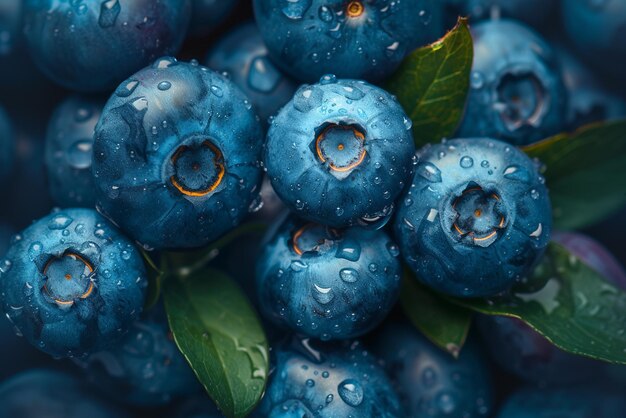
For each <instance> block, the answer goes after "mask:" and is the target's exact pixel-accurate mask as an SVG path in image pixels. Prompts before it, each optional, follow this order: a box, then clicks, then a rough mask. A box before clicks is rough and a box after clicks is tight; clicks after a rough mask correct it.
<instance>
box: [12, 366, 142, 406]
mask: <svg viewBox="0 0 626 418" xmlns="http://www.w3.org/2000/svg"><path fill="white" fill-rule="evenodd" d="M0 411H2V412H1V414H2V417H16V418H17V417H19V418H42V417H45V418H85V417H89V418H127V417H129V416H130V415H128V414H127V413H126V412H125V411H123V410H121V409H119V408H118V407H116V406H115V405H113V404H111V403H110V402H107V401H105V400H103V399H100V398H99V397H97V396H95V395H94V394H93V393H92V392H91V391H90V390H89V389H88V387H86V386H85V384H84V383H83V382H82V381H81V380H79V379H76V378H75V377H73V376H72V375H69V374H66V373H62V372H58V371H52V370H45V369H33V370H29V371H27V372H23V373H21V374H18V375H16V376H14V377H12V378H11V379H9V380H6V381H4V382H3V383H2V385H0Z"/></svg>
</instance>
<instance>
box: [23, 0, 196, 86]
mask: <svg viewBox="0 0 626 418" xmlns="http://www.w3.org/2000/svg"><path fill="white" fill-rule="evenodd" d="M24 8H25V10H24V13H25V25H24V33H25V35H26V40H27V42H28V48H29V50H30V53H31V55H32V56H33V59H34V60H35V62H36V63H37V65H38V66H39V68H41V70H42V71H43V72H44V73H46V75H48V76H49V77H50V78H51V79H53V80H54V81H55V82H57V83H59V84H61V85H62V86H64V87H67V88H69V89H72V90H77V91H85V92H89V91H107V90H110V89H112V88H113V87H115V85H117V84H118V83H120V82H121V81H122V80H124V78H126V77H127V76H128V75H129V74H131V73H133V72H134V71H137V70H139V69H140V68H142V67H143V66H145V65H147V64H149V63H151V62H152V61H154V60H155V59H156V58H158V57H160V56H162V55H169V54H175V53H176V52H178V49H179V48H180V46H181V44H182V42H183V39H184V38H185V35H186V30H187V27H188V25H189V20H190V18H191V0H162V1H158V2H154V1H152V0H135V1H132V2H127V1H122V0H109V1H97V0H87V1H59V0H24Z"/></svg>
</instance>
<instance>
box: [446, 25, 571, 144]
mask: <svg viewBox="0 0 626 418" xmlns="http://www.w3.org/2000/svg"><path fill="white" fill-rule="evenodd" d="M472 36H473V37H474V64H473V66H472V73H471V75H470V92H469V97H468V99H467V104H466V108H465V116H464V118H463V121H462V123H461V126H460V127H459V130H458V132H457V136H458V137H475V136H488V137H491V138H495V139H499V140H502V141H506V142H509V143H511V144H514V145H527V144H530V143H533V142H536V141H539V140H540V139H543V138H546V137H548V136H550V135H552V134H556V133H558V132H560V131H561V130H562V129H563V126H564V122H565V116H566V115H565V112H566V103H567V102H566V93H565V86H564V85H563V81H562V80H561V77H560V73H559V67H558V61H557V60H556V56H555V54H554V51H553V50H552V47H551V46H550V45H549V44H548V43H547V42H546V41H545V40H544V39H542V37H541V36H540V35H539V34H538V33H536V32H534V31H533V30H532V29H531V28H529V27H527V26H525V25H524V24H522V23H518V22H516V21H514V20H489V21H484V22H481V23H478V24H475V25H473V26H472Z"/></svg>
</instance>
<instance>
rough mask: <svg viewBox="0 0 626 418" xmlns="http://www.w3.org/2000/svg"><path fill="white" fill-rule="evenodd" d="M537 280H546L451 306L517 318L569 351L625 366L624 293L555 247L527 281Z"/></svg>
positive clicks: (551, 245) (625, 323) (625, 312)
mask: <svg viewBox="0 0 626 418" xmlns="http://www.w3.org/2000/svg"><path fill="white" fill-rule="evenodd" d="M538 282H539V283H541V282H545V285H544V286H543V287H541V288H540V289H539V290H537V289H536V288H535V289H534V290H529V291H528V292H521V291H520V290H519V289H518V290H517V291H516V292H514V293H512V294H511V295H509V296H507V297H499V298H492V299H467V300H462V299H455V302H456V303H458V304H460V305H461V306H464V307H467V308H470V309H473V310H476V311H478V312H481V313H484V314H489V315H504V316H510V317H515V318H519V319H521V320H522V321H524V322H526V323H527V324H528V325H530V326H531V327H532V328H534V329H535V330H536V331H537V332H539V333H540V334H541V335H543V336H544V337H545V338H546V339H548V340H549V341H550V342H552V343H553V344H554V345H556V346H557V347H559V348H561V349H563V350H565V351H568V352H570V353H573V354H579V355H582V356H587V357H591V358H595V359H598V360H604V361H607V362H612V363H622V364H626V332H625V330H626V293H624V292H622V291H621V290H619V289H617V288H616V287H615V286H613V285H611V284H609V283H608V282H606V281H605V280H604V279H603V278H602V277H601V276H600V275H599V274H598V273H596V272H595V271H594V270H592V269H591V268H590V267H588V266H587V265H585V264H583V263H582V262H581V261H580V260H578V259H577V258H576V257H575V256H573V255H572V254H570V253H569V252H568V251H567V250H566V249H565V248H564V247H562V246H560V245H558V244H556V243H551V244H550V246H549V248H548V251H547V252H546V255H545V257H544V259H543V262H542V263H541V264H540V265H539V266H538V267H537V269H536V270H535V272H534V274H533V277H531V278H530V280H529V283H530V284H531V285H532V284H536V283H538Z"/></svg>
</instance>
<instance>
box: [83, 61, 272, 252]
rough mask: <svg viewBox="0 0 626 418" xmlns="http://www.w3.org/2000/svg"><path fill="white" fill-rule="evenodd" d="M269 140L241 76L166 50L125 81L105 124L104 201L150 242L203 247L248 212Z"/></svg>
mask: <svg viewBox="0 0 626 418" xmlns="http://www.w3.org/2000/svg"><path fill="white" fill-rule="evenodd" d="M262 142H263V137H262V130H261V125H260V123H259V122H258V118H257V116H256V115H255V113H254V111H252V110H251V108H250V104H249V102H248V100H247V98H246V97H245V96H244V94H243V93H241V91H240V90H239V89H238V88H237V87H236V86H235V85H234V84H233V83H232V82H230V81H229V80H227V79H226V78H224V77H223V76H221V75H219V74H217V73H215V72H213V71H210V70H209V69H207V68H206V67H201V66H199V65H197V64H195V63H191V64H187V63H179V62H177V61H176V60H175V59H174V58H167V57H164V58H160V59H158V60H157V61H156V62H155V63H154V64H153V65H152V66H151V67H148V68H145V69H143V70H141V71H139V72H138V73H136V74H135V75H133V76H132V77H130V78H129V79H128V80H126V81H125V82H124V83H122V84H121V85H120V86H119V87H118V88H117V90H116V91H115V93H114V94H113V96H111V98H110V99H109V101H108V102H107V104H106V106H105V108H104V111H103V112H102V117H101V118H100V121H99V122H98V125H97V126H96V135H95V143H94V161H93V170H94V176H95V183H96V194H97V204H98V207H99V209H100V210H101V211H102V212H103V213H105V214H106V216H108V217H110V218H111V219H112V220H113V221H114V222H115V223H117V224H118V225H120V226H121V227H122V229H124V231H125V232H127V233H128V234H129V235H131V236H132V237H133V238H134V239H136V240H138V241H139V242H141V243H142V244H143V245H144V246H147V247H152V248H187V247H199V246H202V245H204V244H207V243H208V242H210V241H212V240H214V239H215V238H217V237H219V236H220V235H221V234H223V233H224V232H226V231H228V230H229V229H231V228H233V227H234V226H236V225H238V224H239V222H240V221H241V220H242V219H243V218H244V217H245V215H246V214H247V213H248V208H249V206H250V204H251V202H252V201H253V200H254V198H255V197H256V196H257V195H258V193H259V187H260V183H261V179H262V176H261V174H262V170H261V168H260V163H259V160H260V157H261V149H262Z"/></svg>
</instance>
